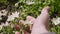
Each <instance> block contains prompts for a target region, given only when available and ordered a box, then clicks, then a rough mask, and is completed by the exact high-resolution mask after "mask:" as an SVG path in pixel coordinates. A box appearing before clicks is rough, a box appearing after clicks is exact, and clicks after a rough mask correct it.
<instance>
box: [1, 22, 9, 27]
mask: <svg viewBox="0 0 60 34" xmlns="http://www.w3.org/2000/svg"><path fill="white" fill-rule="evenodd" d="M1 25H2V26H9V25H10V23H8V22H6V23H1Z"/></svg>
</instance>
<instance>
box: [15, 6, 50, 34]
mask: <svg viewBox="0 0 60 34" xmlns="http://www.w3.org/2000/svg"><path fill="white" fill-rule="evenodd" d="M49 9H50V7H49V6H47V7H44V8H43V9H42V11H41V14H40V15H39V16H38V17H37V18H34V17H32V16H28V17H27V18H26V20H28V21H31V22H32V23H33V27H32V26H30V30H31V34H41V33H47V32H49V31H48V29H49V26H48V22H49V14H48V11H49ZM21 22H22V24H24V25H25V21H23V20H21ZM15 34H20V33H19V32H15ZM25 34H29V33H28V32H26V31H25Z"/></svg>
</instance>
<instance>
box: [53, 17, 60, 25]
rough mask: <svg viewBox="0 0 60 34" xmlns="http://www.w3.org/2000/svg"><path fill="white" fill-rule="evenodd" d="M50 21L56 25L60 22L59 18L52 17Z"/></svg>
mask: <svg viewBox="0 0 60 34" xmlns="http://www.w3.org/2000/svg"><path fill="white" fill-rule="evenodd" d="M52 22H53V23H54V24H55V25H58V24H60V18H53V19H52Z"/></svg>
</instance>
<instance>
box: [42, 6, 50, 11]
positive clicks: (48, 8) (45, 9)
mask: <svg viewBox="0 0 60 34" xmlns="http://www.w3.org/2000/svg"><path fill="white" fill-rule="evenodd" d="M49 10H50V7H49V6H47V7H44V8H43V9H42V12H48V11H49Z"/></svg>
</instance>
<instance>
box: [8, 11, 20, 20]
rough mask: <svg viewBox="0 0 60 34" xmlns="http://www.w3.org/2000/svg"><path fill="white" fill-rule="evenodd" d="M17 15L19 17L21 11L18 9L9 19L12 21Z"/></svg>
mask: <svg viewBox="0 0 60 34" xmlns="http://www.w3.org/2000/svg"><path fill="white" fill-rule="evenodd" d="M15 17H16V18H18V17H19V12H17V11H16V12H15V13H12V15H9V16H8V19H7V21H12V20H14V19H15Z"/></svg>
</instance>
